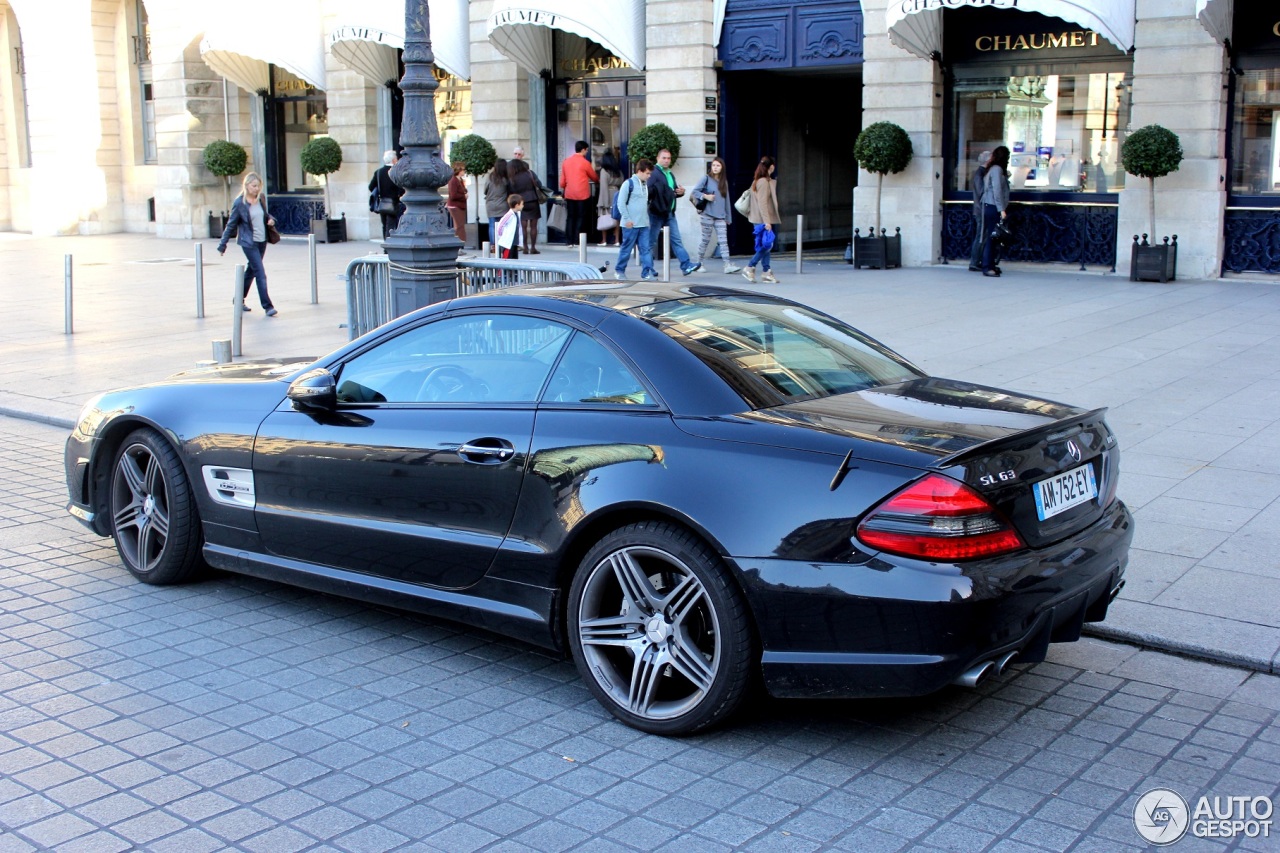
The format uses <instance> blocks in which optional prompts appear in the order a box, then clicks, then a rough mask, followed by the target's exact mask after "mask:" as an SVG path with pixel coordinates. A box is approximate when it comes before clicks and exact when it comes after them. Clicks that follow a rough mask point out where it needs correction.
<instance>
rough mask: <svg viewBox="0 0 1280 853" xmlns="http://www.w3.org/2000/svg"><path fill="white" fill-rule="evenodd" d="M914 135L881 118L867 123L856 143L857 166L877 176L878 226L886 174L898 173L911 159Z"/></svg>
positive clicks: (854, 153) (875, 230)
mask: <svg viewBox="0 0 1280 853" xmlns="http://www.w3.org/2000/svg"><path fill="white" fill-rule="evenodd" d="M913 153H914V152H913V150H912V148H911V137H909V136H907V132H906V131H905V130H903V129H902V128H900V127H898V125H896V124H894V123H893V122H891V121H878V122H876V123H875V124H871V125H868V126H867V127H865V128H863V129H862V133H859V134H858V139H857V140H856V141H855V142H854V143H853V157H854V159H855V160H857V161H858V165H859V166H861V167H862V168H863V169H866V170H867V171H868V172H871V173H872V174H874V175H875V176H876V226H875V229H874V231H873V233H875V232H878V231H879V230H880V195H881V192H882V190H883V189H884V176H885V175H890V174H892V175H896V174H897V173H898V172H901V171H902V170H903V169H905V168H907V164H909V163H910V162H911V155H912V154H913Z"/></svg>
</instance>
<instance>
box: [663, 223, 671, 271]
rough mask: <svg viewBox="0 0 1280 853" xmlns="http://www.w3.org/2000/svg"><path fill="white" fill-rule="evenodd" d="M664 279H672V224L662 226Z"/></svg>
mask: <svg viewBox="0 0 1280 853" xmlns="http://www.w3.org/2000/svg"><path fill="white" fill-rule="evenodd" d="M662 280H663V281H671V226H670V225H664V226H662Z"/></svg>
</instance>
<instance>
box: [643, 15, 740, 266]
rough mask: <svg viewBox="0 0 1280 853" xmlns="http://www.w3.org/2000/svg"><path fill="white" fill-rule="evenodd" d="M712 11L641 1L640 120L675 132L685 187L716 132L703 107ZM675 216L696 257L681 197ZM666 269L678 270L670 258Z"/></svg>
mask: <svg viewBox="0 0 1280 853" xmlns="http://www.w3.org/2000/svg"><path fill="white" fill-rule="evenodd" d="M712 12H713V9H712V4H711V3H690V2H688V0H649V2H648V4H647V6H646V24H647V28H646V39H647V41H646V51H645V93H646V97H645V115H646V120H647V122H646V123H648V124H657V123H658V122H661V123H663V124H666V125H668V126H669V127H670V128H671V129H672V130H674V131H675V132H676V134H677V135H679V137H680V158H679V160H677V161H676V164H675V169H674V172H675V176H676V181H677V182H678V183H679V184H681V185H682V186H684V187H685V188H686V189H691V188H692V187H693V185H694V184H695V183H697V182H698V181H699V180H701V178H702V176H703V175H705V174H706V172H707V161H708V160H710V159H711V158H712V157H714V156H715V154H707V153H706V151H707V145H708V144H711V145H712V146H714V145H715V144H716V140H717V136H718V134H717V133H716V132H715V131H711V132H708V131H707V129H706V122H707V120H708V119H714V118H716V115H717V114H716V113H715V112H711V111H709V110H708V109H707V98H714V97H717V95H718V89H717V85H716V72H715V61H716V49H715V47H713V46H712V42H713V41H714V39H715V32H714V29H713V26H712ZM715 153H717V154H718V153H719V151H718V150H717V151H716V152H715ZM628 170H629V166H628ZM676 221H677V222H678V223H679V225H680V236H681V237H682V238H683V240H684V247H685V249H687V250H688V251H689V256H690V257H691V258H693V260H695V261H696V260H697V258H696V257H695V256H696V254H697V251H698V233H699V228H700V226H699V224H698V214H697V211H696V210H694V208H693V205H691V204H689V203H687V202H686V201H684V199H681V200H680V201H679V202H678V203H677V204H676ZM655 248H656V247H655ZM672 269H673V270H676V271H678V267H677V265H676V263H675V260H674V259H672Z"/></svg>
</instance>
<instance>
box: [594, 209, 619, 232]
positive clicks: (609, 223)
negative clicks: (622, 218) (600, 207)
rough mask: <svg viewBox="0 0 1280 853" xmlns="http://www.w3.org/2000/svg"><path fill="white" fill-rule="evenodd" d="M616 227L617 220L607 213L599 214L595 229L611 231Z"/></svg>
mask: <svg viewBox="0 0 1280 853" xmlns="http://www.w3.org/2000/svg"><path fill="white" fill-rule="evenodd" d="M617 227H618V220H616V219H614V218H613V217H612V216H610V215H609V214H607V213H602V214H600V218H599V219H597V220H596V230H597V231H612V230H613V229H615V228H617Z"/></svg>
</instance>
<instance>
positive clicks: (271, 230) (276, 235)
mask: <svg viewBox="0 0 1280 853" xmlns="http://www.w3.org/2000/svg"><path fill="white" fill-rule="evenodd" d="M260 201H261V202H262V215H263V222H262V224H263V225H265V226H266V227H267V242H268V243H270V244H272V245H275V244H276V243H279V242H280V232H279V231H277V230H276V227H275V226H274V225H272V224H271V223H270V222H268V221H267V220H268V219H270V218H271V213H270V212H269V211H268V210H267V197H266V196H265V195H264V196H262V198H261V199H260Z"/></svg>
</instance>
